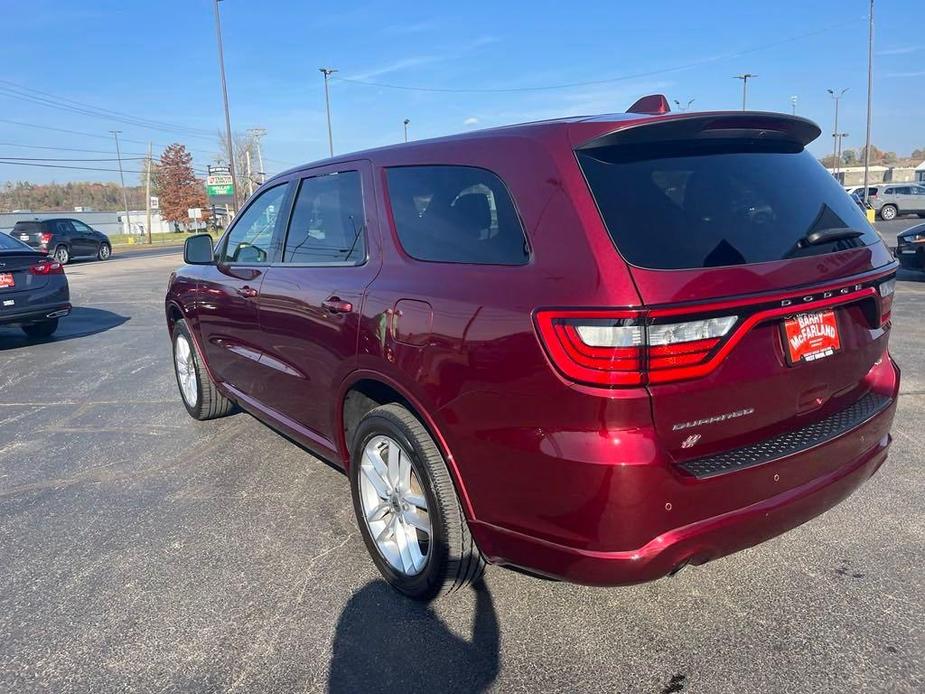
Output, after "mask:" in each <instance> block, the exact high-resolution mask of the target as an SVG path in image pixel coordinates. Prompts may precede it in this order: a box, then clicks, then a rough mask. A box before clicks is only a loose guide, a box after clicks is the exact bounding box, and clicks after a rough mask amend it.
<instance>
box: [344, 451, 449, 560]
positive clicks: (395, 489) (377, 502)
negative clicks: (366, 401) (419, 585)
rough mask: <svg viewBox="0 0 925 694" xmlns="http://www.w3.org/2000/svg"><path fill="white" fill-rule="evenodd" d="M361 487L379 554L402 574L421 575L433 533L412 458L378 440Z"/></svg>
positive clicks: (364, 465)
mask: <svg viewBox="0 0 925 694" xmlns="http://www.w3.org/2000/svg"><path fill="white" fill-rule="evenodd" d="M359 482H360V503H361V505H362V510H363V517H364V519H365V521H366V526H367V527H368V528H369V533H370V536H371V537H372V538H373V541H374V542H375V544H376V548H377V549H378V551H379V553H380V554H381V555H382V557H383V558H384V559H385V560H386V561H387V562H388V563H389V565H390V566H391V567H392V569H394V570H395V571H396V572H398V573H400V574H404V575H405V576H416V575H417V574H419V573H421V572H422V571H423V570H424V567H425V566H426V564H427V560H428V557H429V553H430V543H431V537H432V536H433V529H432V526H431V522H430V516H429V514H428V509H427V498H426V496H425V494H424V490H423V488H422V487H421V484H420V481H419V480H418V476H417V474H416V473H415V471H414V468H413V467H412V464H411V455H410V454H409V453H408V451H406V450H405V448H404V447H403V446H401V445H400V444H399V443H398V442H397V441H395V440H394V439H392V438H390V437H388V436H382V435H379V436H374V437H373V438H371V439H370V440H369V443H367V444H366V447H365V448H364V449H363V460H362V461H361V462H360V479H359Z"/></svg>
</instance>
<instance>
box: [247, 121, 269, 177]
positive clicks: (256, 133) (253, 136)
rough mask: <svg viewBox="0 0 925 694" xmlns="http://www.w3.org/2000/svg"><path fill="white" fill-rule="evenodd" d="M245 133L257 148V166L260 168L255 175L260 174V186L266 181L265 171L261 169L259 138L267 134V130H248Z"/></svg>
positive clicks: (261, 157) (261, 154)
mask: <svg viewBox="0 0 925 694" xmlns="http://www.w3.org/2000/svg"><path fill="white" fill-rule="evenodd" d="M247 133H248V134H249V135H250V136H251V139H252V140H253V141H254V145H255V146H256V147H257V166H259V167H260V171H258V172H257V173H259V174H260V184H261V185H263V182H264V181H266V180H267V171H266V169H264V168H263V150H262V149H261V148H260V138H262V137H263V136H264V135H266V134H267V130H266V128H248V130H247Z"/></svg>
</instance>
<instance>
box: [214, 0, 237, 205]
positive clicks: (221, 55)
mask: <svg viewBox="0 0 925 694" xmlns="http://www.w3.org/2000/svg"><path fill="white" fill-rule="evenodd" d="M218 3H219V0H214V2H213V5H214V7H215V40H216V42H217V43H218V68H219V72H220V73H221V77H222V100H223V102H224V104H225V146H226V148H227V152H226V154H227V156H228V165H229V167H230V168H231V186H232V188H234V207H235V211H237V209H238V177H237V174H236V173H235V166H234V144H233V142H232V136H231V112H230V111H229V110H228V85H227V84H226V82H225V51H224V49H223V48H222V18H221V15H220V14H219V12H218Z"/></svg>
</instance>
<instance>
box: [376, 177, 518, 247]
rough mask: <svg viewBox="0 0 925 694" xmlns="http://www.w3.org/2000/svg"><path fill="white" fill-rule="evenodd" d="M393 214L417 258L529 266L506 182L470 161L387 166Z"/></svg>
mask: <svg viewBox="0 0 925 694" xmlns="http://www.w3.org/2000/svg"><path fill="white" fill-rule="evenodd" d="M386 175H387V178H388V188H389V200H390V202H391V206H392V218H393V219H394V221H395V230H396V231H397V233H398V238H399V241H400V242H401V245H402V248H403V249H404V250H405V252H406V253H407V254H408V255H410V256H411V257H412V258H416V259H418V260H426V261H430V262H442V263H473V264H480V265H524V264H526V263H527V262H528V261H529V259H530V254H529V249H528V247H527V241H526V237H525V235H524V230H523V226H522V225H521V222H520V218H519V217H518V215H517V211H516V209H515V208H514V202H513V200H512V199H511V196H510V194H509V193H508V191H507V188H506V187H505V185H504V183H502V181H501V179H500V178H498V177H497V176H496V175H495V174H493V173H491V172H490V171H487V170H485V169H480V168H475V167H469V166H402V167H394V168H389V169H386Z"/></svg>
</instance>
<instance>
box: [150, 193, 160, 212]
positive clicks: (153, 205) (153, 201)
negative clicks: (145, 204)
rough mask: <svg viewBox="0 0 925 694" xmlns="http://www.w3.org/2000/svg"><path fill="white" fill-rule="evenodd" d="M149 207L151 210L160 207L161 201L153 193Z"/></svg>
mask: <svg viewBox="0 0 925 694" xmlns="http://www.w3.org/2000/svg"><path fill="white" fill-rule="evenodd" d="M151 209H152V210H159V209H161V201H160V198H158V197H157V196H155V195H152V196H151Z"/></svg>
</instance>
